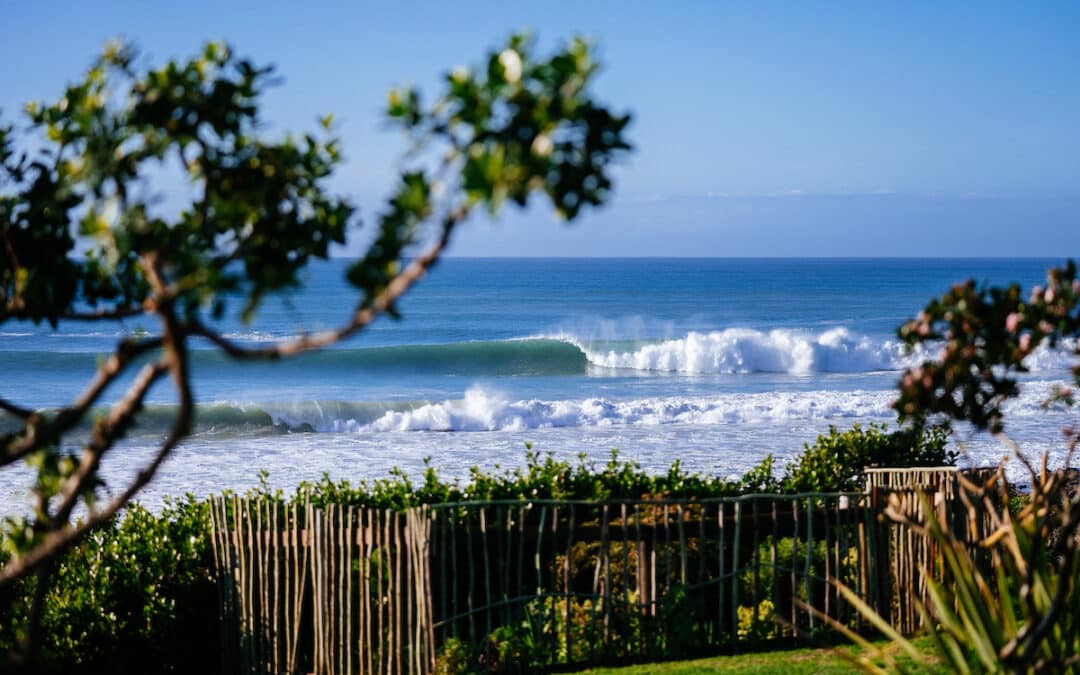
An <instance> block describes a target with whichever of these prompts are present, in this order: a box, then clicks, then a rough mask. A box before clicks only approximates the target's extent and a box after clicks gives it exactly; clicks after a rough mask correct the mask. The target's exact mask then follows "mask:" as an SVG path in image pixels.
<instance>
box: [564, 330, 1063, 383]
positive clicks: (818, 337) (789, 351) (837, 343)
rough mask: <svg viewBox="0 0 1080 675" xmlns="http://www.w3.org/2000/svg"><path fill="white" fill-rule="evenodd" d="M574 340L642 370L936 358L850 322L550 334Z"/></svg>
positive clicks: (892, 366) (1056, 355)
mask: <svg viewBox="0 0 1080 675" xmlns="http://www.w3.org/2000/svg"><path fill="white" fill-rule="evenodd" d="M546 339H555V340H560V341H563V342H567V343H570V344H573V345H574V346H576V347H577V348H578V349H580V350H581V351H582V352H583V353H584V354H585V356H586V358H587V359H588V360H589V363H591V364H593V365H594V366H599V367H603V368H618V369H628V370H639V371H654V372H670V373H686V374H717V373H721V374H722V373H730V374H735V373H789V374H793V375H809V374H812V373H864V372H880V371H898V370H903V369H905V368H909V367H912V366H915V365H918V364H919V363H922V362H923V361H925V360H927V359H929V358H934V357H935V356H936V354H935V352H936V349H935V348H934V346H933V345H930V346H923V345H917V346H916V347H915V349H914V350H908V349H907V347H906V345H904V344H903V343H902V342H900V341H899V340H889V339H886V340H880V339H874V338H871V337H868V336H865V335H856V334H853V333H852V332H851V331H849V330H848V329H847V328H842V327H841V328H832V329H829V330H826V331H824V332H821V333H813V332H810V331H804V330H791V329H775V330H770V331H759V330H753V329H749V328H728V329H725V330H717V331H710V332H708V333H702V332H696V331H695V332H690V333H687V334H686V335H685V336H684V337H681V338H676V339H670V340H664V341H662V342H655V343H649V344H643V345H640V346H639V347H637V348H636V349H633V350H630V351H619V350H613V349H608V350H605V349H603V348H596V347H595V346H594V345H593V344H591V343H590V342H589V341H587V340H582V339H580V338H579V337H577V336H574V335H568V334H558V335H553V336H547V337H546ZM1075 350H1076V342H1075V341H1074V340H1071V339H1069V340H1064V341H1062V343H1061V344H1059V345H1058V347H1056V348H1053V349H1051V348H1050V347H1049V346H1047V345H1046V344H1043V345H1040V346H1039V347H1038V349H1036V350H1035V352H1034V353H1032V354H1031V356H1029V357H1028V358H1027V359H1026V360H1025V362H1024V364H1025V365H1026V366H1027V367H1028V369H1030V370H1031V371H1032V372H1054V371H1062V370H1065V369H1067V368H1071V367H1072V366H1074V365H1075V364H1076V359H1077V357H1076V354H1075Z"/></svg>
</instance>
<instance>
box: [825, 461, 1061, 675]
mask: <svg viewBox="0 0 1080 675" xmlns="http://www.w3.org/2000/svg"><path fill="white" fill-rule="evenodd" d="M1032 478H1033V481H1032V492H1031V495H1030V499H1029V500H1028V502H1027V504H1026V505H1025V506H1023V508H1021V509H1020V510H1019V512H1017V513H1012V512H1011V510H1010V508H1009V506H1008V504H1009V495H1008V493H1007V491H1006V488H1005V487H1004V486H1002V485H1000V484H997V482H996V480H997V479H996V478H992V479H990V480H989V481H988V482H987V483H986V484H983V485H967V486H965V490H966V491H967V497H968V499H969V500H970V504H971V506H970V507H969V510H970V515H971V517H972V518H978V517H981V516H982V515H983V514H988V515H989V516H990V517H991V519H992V522H993V526H994V527H993V532H992V534H990V536H988V537H986V538H985V539H984V540H983V541H981V542H977V543H976V544H975V545H974V546H973V545H972V544H971V543H970V542H968V541H966V540H965V539H963V538H961V537H960V536H958V535H957V534H956V533H955V532H954V531H953V530H951V529H950V528H949V527H948V525H947V524H945V523H943V522H941V521H940V520H939V519H938V518H937V517H936V516H934V515H931V516H930V517H927V518H925V519H915V518H913V517H912V516H911V514H910V513H908V512H906V511H904V510H903V509H901V508H900V507H899V503H898V501H897V500H896V499H895V496H894V498H893V499H891V500H890V505H889V508H888V510H887V511H886V515H887V516H888V517H890V518H891V519H893V520H894V521H895V522H898V523H900V524H901V525H903V526H904V527H906V528H908V529H910V530H912V531H913V532H915V533H917V534H919V535H921V536H925V537H929V538H930V539H932V540H933V541H934V542H935V543H936V544H937V547H938V550H939V551H940V555H941V565H942V568H943V575H944V579H943V580H942V579H934V578H933V577H932V575H928V577H927V586H928V591H929V596H930V604H929V606H928V607H924V606H920V611H921V613H922V616H923V620H924V625H925V627H926V632H927V634H928V636H929V638H930V639H931V641H932V643H933V645H934V647H935V650H936V652H937V654H936V656H937V660H938V664H939V666H941V667H944V668H947V669H948V670H950V671H952V672H957V673H1004V672H1015V673H1042V672H1055V673H1075V672H1078V671H1080V540H1078V535H1080V529H1078V528H1080V507H1078V503H1077V498H1078V497H1080V494H1078V493H1077V492H1076V485H1075V484H1074V485H1071V486H1070V483H1071V482H1073V481H1074V479H1075V475H1074V474H1073V473H1072V472H1070V471H1067V470H1064V469H1060V470H1058V471H1055V472H1052V473H1049V472H1047V471H1046V466H1045V460H1044V465H1043V470H1042V471H1041V473H1039V474H1037V475H1035V474H1034V472H1033V476H1032ZM920 499H921V500H922V502H923V510H924V512H926V513H931V514H932V513H933V512H934V510H933V508H932V506H931V504H930V501H929V498H928V497H927V496H926V495H920ZM840 591H841V593H843V594H844V596H845V597H846V598H847V599H848V600H849V602H851V603H852V604H853V605H855V606H856V607H858V608H859V610H860V611H861V612H862V613H863V614H864V615H865V616H866V617H867V618H869V619H870V620H871V621H872V622H873V623H874V624H875V626H876V627H877V628H878V629H879V630H881V632H882V633H883V634H885V635H886V636H888V637H890V638H891V639H892V640H893V644H894V645H895V646H897V647H899V648H901V649H902V650H903V651H904V652H905V653H907V654H908V655H909V656H910V657H911V658H913V659H915V661H916V662H917V663H923V664H926V662H927V657H926V655H925V654H922V656H921V657H920V652H919V650H918V649H916V648H915V647H914V646H913V645H912V643H911V642H910V641H909V640H908V639H907V638H906V637H904V636H902V635H900V634H899V633H898V632H897V631H895V630H894V629H893V628H892V627H891V626H889V624H888V622H887V621H885V620H884V619H883V618H881V617H880V616H878V615H877V614H876V613H875V612H874V611H873V610H872V609H871V608H870V607H869V606H867V605H866V604H865V603H863V602H862V601H861V600H859V598H858V596H857V595H856V594H855V593H854V592H852V591H851V590H850V589H847V588H843V587H841V588H840ZM834 627H837V628H838V629H840V630H842V631H843V630H844V629H843V627H841V626H837V625H835V624H834ZM847 633H848V635H849V637H851V639H852V640H854V641H855V642H857V643H859V644H862V645H863V646H864V647H866V648H867V650H868V651H867V655H866V656H865V657H864V658H863V659H861V660H860V661H859V663H860V665H862V666H863V667H864V668H865V669H867V670H869V671H871V672H899V673H903V672H908V668H907V667H906V666H905V665H904V664H903V663H901V662H899V661H897V660H895V659H893V658H883V659H881V660H882V661H883V665H878V664H877V663H875V662H873V661H871V660H870V659H871V658H872V657H881V656H882V654H880V653H879V651H878V650H876V649H873V648H872V647H871V646H870V645H869V644H868V643H866V642H865V640H863V639H862V638H860V637H859V636H857V635H855V634H854V633H851V632H850V631H847Z"/></svg>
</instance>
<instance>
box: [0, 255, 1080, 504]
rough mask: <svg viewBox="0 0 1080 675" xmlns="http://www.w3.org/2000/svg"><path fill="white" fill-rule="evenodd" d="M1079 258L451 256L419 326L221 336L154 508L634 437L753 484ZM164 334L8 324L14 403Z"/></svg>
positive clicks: (334, 300)
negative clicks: (767, 467)
mask: <svg viewBox="0 0 1080 675" xmlns="http://www.w3.org/2000/svg"><path fill="white" fill-rule="evenodd" d="M1055 262H1059V261H1052V260H1031V259H1023V260H999V259H993V260H979V259H955V260H948V259H932V260H909V259H874V260H868V259H858V260H852V259H837V260H825V259H771V260H770V259H692V260H688V259H447V260H444V261H443V262H441V263H440V264H439V266H438V267H437V268H436V269H435V270H434V271H433V272H432V273H431V274H430V275H429V277H428V278H427V279H425V280H424V281H423V282H422V283H421V284H420V285H419V286H418V287H417V288H415V289H414V291H413V292H412V293H411V294H410V295H409V296H408V297H407V298H406V299H405V300H404V301H403V302H402V303H401V305H400V309H401V312H402V314H403V316H404V318H403V320H401V321H395V320H392V319H389V318H383V319H380V320H379V321H378V322H377V323H376V324H374V325H373V326H371V327H370V328H369V329H368V330H367V331H366V332H364V333H362V334H361V335H359V336H358V337H356V338H354V339H353V340H351V341H349V342H347V343H345V344H341V345H338V346H336V347H334V348H332V349H329V350H327V351H325V352H322V353H319V354H312V355H307V356H303V357H301V358H298V359H295V360H292V361H287V362H283V363H276V364H240V363H234V362H231V361H229V360H228V359H227V358H225V357H224V356H222V355H221V354H220V353H218V352H215V351H213V350H212V349H211V348H210V346H209V345H208V344H197V345H196V347H197V351H196V352H195V355H194V362H193V368H192V370H193V377H194V384H195V393H196V396H197V398H198V400H199V401H200V405H199V408H198V414H197V419H196V423H197V428H196V432H195V433H194V434H193V435H192V437H191V438H189V439H188V440H187V441H185V443H184V444H183V446H182V447H181V448H179V449H178V450H177V451H176V452H175V454H174V456H173V458H172V459H171V460H170V461H169V463H168V464H167V465H166V466H165V467H164V469H163V470H162V472H161V473H160V474H159V478H158V479H157V480H156V481H155V482H154V483H153V484H152V485H151V486H150V488H149V489H148V490H146V492H145V493H144V495H143V497H142V499H143V500H144V501H146V502H148V503H151V504H154V503H158V502H159V501H160V499H161V498H162V496H164V495H168V494H181V493H184V492H194V493H196V494H199V495H205V494H208V493H211V492H217V491H220V490H223V489H226V488H232V489H243V488H245V487H247V486H251V485H253V484H255V483H256V482H257V481H258V477H259V471H260V470H263V469H265V470H266V471H268V472H269V481H270V483H271V484H272V485H274V486H277V487H281V488H284V489H286V490H289V489H292V487H294V486H295V485H296V484H297V483H298V482H299V481H301V480H311V479H317V478H318V477H319V476H321V475H322V474H323V473H324V472H325V473H328V474H329V475H330V476H331V477H332V478H335V479H350V480H358V479H362V478H375V477H381V476H384V475H386V473H387V471H388V470H389V469H390V468H391V467H394V466H398V467H401V468H402V469H404V470H405V471H407V472H410V473H413V474H418V473H419V471H420V468H421V466H422V463H423V460H424V458H425V457H430V458H431V462H432V463H433V464H434V465H435V466H436V467H438V468H439V469H440V471H442V472H443V473H444V474H446V475H448V476H463V475H465V474H466V472H467V469H468V467H470V466H473V465H480V466H483V467H488V468H490V467H493V466H495V465H501V466H504V467H505V466H513V465H516V464H519V463H521V462H522V461H523V458H524V445H525V443H526V442H531V443H533V445H534V447H535V448H536V449H539V450H541V451H550V452H553V453H555V454H556V455H557V456H560V457H564V458H574V457H576V456H577V455H578V454H579V453H585V454H587V455H589V456H590V457H594V458H596V459H597V460H603V459H606V457H607V456H608V455H609V453H610V451H611V449H612V448H618V450H619V452H620V455H621V456H623V457H624V458H629V459H634V460H636V461H638V462H639V463H640V464H642V465H643V466H644V467H645V468H647V469H649V470H653V471H662V470H665V469H666V468H667V467H668V466H669V465H670V464H671V462H672V461H674V460H676V459H678V460H680V461H682V463H683V464H684V465H685V466H686V467H688V468H691V469H698V470H702V471H708V472H712V473H719V474H722V475H732V476H737V475H740V474H741V473H742V472H743V471H744V470H746V469H747V468H749V467H751V466H753V465H754V464H756V463H757V462H759V461H760V460H761V458H762V457H763V456H765V455H766V454H768V453H773V454H775V455H777V456H778V457H779V458H781V459H783V458H787V457H790V456H791V455H793V454H794V453H797V452H798V451H799V450H800V449H801V447H802V444H803V442H805V441H808V440H812V439H813V438H814V437H815V436H816V435H817V434H819V433H822V432H825V431H827V430H828V428H829V426H830V425H836V426H839V427H842V428H846V427H848V426H850V425H851V424H853V423H855V422H862V423H866V422H892V421H893V420H894V414H893V413H892V411H891V410H890V408H889V404H890V403H891V401H892V400H893V398H894V386H895V383H896V380H897V378H898V372H899V371H900V370H901V369H902V368H904V367H905V366H906V365H907V364H910V363H915V362H917V361H919V360H920V359H922V358H924V357H925V356H926V354H925V353H915V354H909V353H907V352H905V350H904V349H903V348H902V346H901V345H900V344H899V342H898V340H897V339H896V336H895V331H896V328H897V326H899V325H900V324H901V323H902V322H903V321H904V320H905V319H906V318H908V317H910V316H913V315H914V314H915V313H917V312H918V311H919V309H920V308H921V307H922V306H923V305H924V304H925V303H926V301H927V300H928V299H929V298H930V297H932V296H934V295H936V294H939V293H941V292H942V291H944V290H945V289H946V288H948V286H949V285H950V284H951V283H954V282H956V281H960V280H963V279H966V278H968V277H972V278H975V279H976V280H978V281H980V282H987V283H995V284H999V283H1007V282H1011V281H1016V282H1019V283H1021V284H1023V285H1024V286H1030V285H1033V284H1036V283H1039V282H1040V281H1042V280H1043V279H1044V275H1045V270H1046V269H1047V268H1048V267H1049V266H1051V265H1052V264H1054V263H1055ZM345 264H346V263H345V261H331V262H328V263H325V264H321V265H320V266H317V267H315V268H312V269H311V270H310V272H309V273H308V275H307V284H306V286H305V288H304V289H303V290H302V291H300V292H297V293H294V294H292V295H290V296H287V297H284V298H279V299H272V300H270V301H268V302H267V303H266V305H265V306H264V308H263V309H262V310H261V312H260V313H259V315H258V317H257V319H256V320H255V321H254V322H253V323H252V324H251V325H244V324H242V323H241V322H239V321H236V320H226V321H224V322H223V323H222V324H220V328H221V330H222V331H223V332H225V333H226V334H228V335H229V336H231V337H233V338H235V339H237V340H240V341H244V342H249V343H259V342H265V341H267V340H272V339H278V338H284V337H288V336H290V335H295V334H296V333H297V332H299V331H302V330H316V329H319V328H326V327H330V326H333V325H335V323H336V322H337V321H339V320H340V317H342V316H343V315H344V314H345V313H346V312H347V311H348V309H349V308H350V307H351V306H352V305H353V304H354V295H353V294H352V292H351V291H350V290H349V288H348V287H347V286H346V285H345V283H344V282H343V271H344V268H345ZM235 304H237V305H238V304H239V303H235ZM234 309H235V307H234ZM153 330H154V326H153V324H151V323H146V322H143V321H141V320H140V321H129V322H124V323H121V324H91V323H68V324H63V325H61V327H60V329H59V330H57V331H52V330H50V329H49V328H48V327H47V326H34V325H32V324H27V323H8V324H4V325H2V326H0V395H3V396H5V397H8V398H9V399H12V400H14V401H17V402H19V403H21V404H23V405H29V406H37V407H50V406H56V405H59V404H61V403H62V402H64V401H67V400H70V399H71V398H72V397H73V396H75V395H77V393H78V392H79V391H80V390H81V388H82V387H83V386H84V385H85V383H86V382H87V380H88V379H89V377H90V375H91V374H92V373H93V370H94V367H95V364H96V362H97V361H98V359H100V358H101V355H102V354H105V353H107V352H108V351H109V350H110V349H111V348H112V346H113V345H114V344H115V342H116V340H117V339H118V338H119V337H122V336H124V335H130V334H133V333H139V332H142V331H151V332H152V331H153ZM1070 364H1071V357H1070V356H1068V355H1067V354H1064V353H1054V352H1049V351H1042V352H1040V353H1038V354H1036V355H1035V356H1034V357H1033V358H1032V360H1031V362H1030V366H1031V368H1032V373H1031V374H1030V375H1028V376H1026V377H1025V382H1024V387H1023V395H1022V396H1021V398H1020V399H1019V400H1017V401H1015V402H1013V403H1012V404H1010V406H1009V409H1008V414H1007V418H1006V421H1007V430H1008V432H1009V433H1010V436H1011V437H1012V439H1013V440H1016V441H1018V442H1019V443H1020V445H1021V447H1022V448H1023V450H1024V452H1025V453H1027V454H1029V455H1030V456H1037V455H1039V454H1041V453H1042V452H1044V451H1049V452H1051V453H1052V455H1053V456H1055V457H1060V456H1061V453H1062V452H1063V450H1064V446H1063V443H1062V442H1061V435H1060V429H1061V427H1062V426H1063V425H1064V424H1066V423H1070V422H1072V423H1075V422H1076V415H1075V413H1072V412H1068V411H1050V412H1047V411H1046V410H1043V409H1042V407H1041V405H1040V404H1041V402H1042V401H1043V400H1044V399H1045V397H1046V396H1047V394H1048V393H1049V392H1050V390H1051V387H1053V386H1054V385H1055V384H1059V383H1063V382H1066V381H1067V380H1068V377H1069V375H1068V373H1067V368H1068V367H1069V365H1070ZM121 391H122V389H121V388H120V387H114V391H111V392H110V394H111V395H112V396H113V397H114V399H115V397H117V396H119V395H120V392H121ZM173 400H174V399H173V396H172V392H171V390H170V388H169V387H168V385H167V383H165V384H162V385H159V386H158V387H157V388H156V389H155V390H153V391H152V392H151V395H150V405H149V406H148V408H147V410H146V411H145V412H144V413H143V415H142V417H141V421H140V424H139V426H138V428H137V429H136V430H135V431H134V432H133V433H132V434H131V435H130V437H129V438H128V439H126V440H125V441H123V443H122V444H121V445H120V446H119V447H118V448H117V449H115V450H114V451H112V452H111V453H110V455H109V456H108V458H107V460H106V461H105V465H106V467H107V469H106V470H105V472H104V477H105V479H106V485H107V486H108V485H110V484H112V485H116V484H118V483H119V482H120V481H122V480H124V479H125V478H126V477H129V476H131V475H132V474H133V473H134V472H135V471H137V470H138V467H139V466H140V465H141V464H142V463H143V462H145V461H146V460H147V458H148V457H149V456H150V453H151V452H152V451H153V449H154V446H155V443H156V442H157V441H159V440H160V439H161V438H162V437H163V435H164V433H165V430H166V428H167V424H168V422H169V419H170V416H171V413H172V407H171V406H172V404H173ZM2 424H4V423H3V422H0V425H2ZM7 424H8V425H9V426H10V421H9V422H8V423H7ZM70 441H71V443H72V444H76V443H77V442H78V435H76V436H75V437H73V438H72V439H70ZM954 443H956V444H957V447H958V449H960V450H961V451H962V452H963V453H964V454H965V459H964V461H966V462H969V463H973V464H985V463H996V462H997V461H998V460H999V459H1000V458H1001V457H1002V456H1003V455H1004V454H1006V453H1007V452H1008V450H1007V448H1006V447H1005V446H1004V445H1003V444H1002V443H1001V442H1000V441H998V440H995V439H992V438H988V437H986V436H984V435H980V434H973V433H970V432H967V431H965V430H963V429H961V430H960V431H959V433H958V434H957V435H956V437H955V438H954ZM5 479H6V480H5V481H4V482H3V483H2V484H0V506H4V507H7V509H8V510H10V509H11V508H15V506H14V505H16V504H22V503H25V500H26V495H27V491H28V489H29V486H30V480H31V477H30V473H29V472H28V471H26V470H18V471H15V472H8V473H7V475H6V476H5ZM106 489H107V488H106Z"/></svg>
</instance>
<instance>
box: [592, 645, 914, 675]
mask: <svg viewBox="0 0 1080 675" xmlns="http://www.w3.org/2000/svg"><path fill="white" fill-rule="evenodd" d="M882 644H884V643H882ZM915 644H916V645H917V646H918V647H919V648H920V649H922V650H924V651H929V650H930V649H931V646H930V643H929V642H927V641H925V640H916V641H915ZM838 651H843V652H845V653H847V654H858V653H859V651H858V649H857V648H856V647H851V646H843V647H837V648H836V649H787V650H780V651H772V652H755V653H752V654H739V655H736V656H715V657H712V658H706V659H696V660H694V661H673V662H669V663H649V664H642V665H636V666H626V667H623V668H593V669H590V670H583V671H581V673H582V674H584V673H588V674H589V675H653V674H654V673H656V674H663V675H691V674H692V673H721V672H722V673H777V674H783V675H801V674H802V673H823V674H830V673H851V672H858V669H857V668H856V667H855V666H854V665H853V664H852V663H851V662H849V661H846V660H845V659H844V658H843V657H842V656H841V655H840V654H838V653H837V652H838ZM897 660H898V661H901V662H902V663H904V664H905V665H907V666H911V662H910V660H908V659H906V658H898V659H897Z"/></svg>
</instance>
